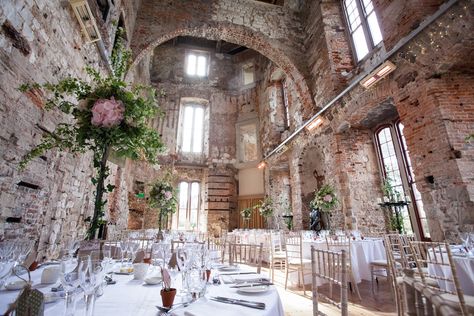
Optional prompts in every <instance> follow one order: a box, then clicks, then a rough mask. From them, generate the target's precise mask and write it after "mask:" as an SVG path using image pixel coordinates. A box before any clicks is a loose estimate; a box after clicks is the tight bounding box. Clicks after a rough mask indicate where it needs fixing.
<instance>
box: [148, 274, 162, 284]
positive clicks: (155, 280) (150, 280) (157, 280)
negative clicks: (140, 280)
mask: <svg viewBox="0 0 474 316" xmlns="http://www.w3.org/2000/svg"><path fill="white" fill-rule="evenodd" d="M144 281H145V283H146V284H148V285H156V284H159V283H161V277H160V276H150V277H147V278H145V280H144Z"/></svg>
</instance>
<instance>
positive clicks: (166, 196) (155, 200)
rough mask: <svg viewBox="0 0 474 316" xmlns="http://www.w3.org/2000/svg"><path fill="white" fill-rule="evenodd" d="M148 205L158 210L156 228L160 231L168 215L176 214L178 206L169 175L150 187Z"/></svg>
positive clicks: (175, 191)
mask: <svg viewBox="0 0 474 316" xmlns="http://www.w3.org/2000/svg"><path fill="white" fill-rule="evenodd" d="M149 204H150V206H151V207H152V208H156V209H157V210H158V228H159V230H160V231H161V230H162V229H163V223H165V222H166V221H167V220H168V216H169V215H170V214H173V213H174V212H176V208H177V206H178V199H177V189H175V188H174V187H173V184H172V180H171V174H170V173H168V174H167V175H165V177H164V178H163V179H161V180H158V181H156V182H155V183H154V184H153V185H152V187H151V190H150V199H149Z"/></svg>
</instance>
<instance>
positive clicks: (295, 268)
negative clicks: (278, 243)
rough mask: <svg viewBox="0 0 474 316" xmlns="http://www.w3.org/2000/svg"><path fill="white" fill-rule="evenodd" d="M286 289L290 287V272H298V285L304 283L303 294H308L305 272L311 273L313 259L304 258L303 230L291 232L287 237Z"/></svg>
mask: <svg viewBox="0 0 474 316" xmlns="http://www.w3.org/2000/svg"><path fill="white" fill-rule="evenodd" d="M285 253H286V266H285V290H286V288H287V287H288V277H289V274H290V273H293V272H296V273H297V274H298V286H300V285H301V284H302V285H303V294H304V295H306V287H305V280H304V276H305V272H308V273H307V274H308V275H309V273H310V271H311V270H310V268H311V260H310V259H304V258H303V243H302V238H301V232H289V233H288V234H287V235H286V238H285Z"/></svg>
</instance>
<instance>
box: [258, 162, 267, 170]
mask: <svg viewBox="0 0 474 316" xmlns="http://www.w3.org/2000/svg"><path fill="white" fill-rule="evenodd" d="M266 166H267V163H266V162H265V160H262V161H260V163H259V164H258V166H257V168H258V169H263V168H265V167H266Z"/></svg>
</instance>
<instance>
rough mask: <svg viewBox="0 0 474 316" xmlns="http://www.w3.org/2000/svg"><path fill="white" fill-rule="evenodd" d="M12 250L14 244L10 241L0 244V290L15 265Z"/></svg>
mask: <svg viewBox="0 0 474 316" xmlns="http://www.w3.org/2000/svg"><path fill="white" fill-rule="evenodd" d="M13 250H14V243H13V242H12V241H2V242H0V289H1V288H2V287H3V285H4V284H5V281H6V279H7V278H8V277H9V276H10V274H11V272H12V268H13V266H14V265H15V260H13V258H14V256H13V252H14V251H13Z"/></svg>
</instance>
